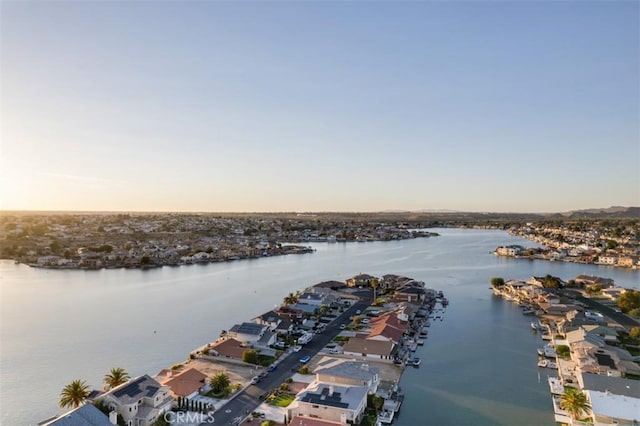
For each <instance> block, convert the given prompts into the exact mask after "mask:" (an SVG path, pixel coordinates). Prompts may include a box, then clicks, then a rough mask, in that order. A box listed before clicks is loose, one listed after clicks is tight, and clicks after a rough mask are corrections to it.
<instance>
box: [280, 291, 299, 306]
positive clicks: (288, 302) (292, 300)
mask: <svg viewBox="0 0 640 426" xmlns="http://www.w3.org/2000/svg"><path fill="white" fill-rule="evenodd" d="M283 302H284V304H285V306H289V305H293V304H294V303H298V298H297V297H296V295H294V294H293V293H289V295H288V296H285V298H284V299H283Z"/></svg>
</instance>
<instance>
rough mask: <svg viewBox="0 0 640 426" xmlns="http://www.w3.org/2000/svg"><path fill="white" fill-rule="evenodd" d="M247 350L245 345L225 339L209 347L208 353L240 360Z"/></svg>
mask: <svg viewBox="0 0 640 426" xmlns="http://www.w3.org/2000/svg"><path fill="white" fill-rule="evenodd" d="M247 348H248V345H247V344H245V343H242V342H240V341H239V340H236V339H233V338H227V339H222V340H219V341H218V342H216V343H214V344H213V345H211V349H210V351H209V353H210V354H212V355H215V356H224V357H227V358H235V359H242V354H244V351H246V350H247Z"/></svg>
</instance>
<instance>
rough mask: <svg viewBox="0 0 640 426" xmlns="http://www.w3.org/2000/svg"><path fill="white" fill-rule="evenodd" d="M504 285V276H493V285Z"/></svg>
mask: <svg viewBox="0 0 640 426" xmlns="http://www.w3.org/2000/svg"><path fill="white" fill-rule="evenodd" d="M503 285H504V278H501V277H493V278H491V286H492V287H502V286H503Z"/></svg>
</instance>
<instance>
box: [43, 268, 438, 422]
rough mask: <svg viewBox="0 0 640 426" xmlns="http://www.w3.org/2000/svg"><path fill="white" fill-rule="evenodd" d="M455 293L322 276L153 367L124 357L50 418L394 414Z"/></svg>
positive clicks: (354, 417) (301, 418)
mask: <svg viewBox="0 0 640 426" xmlns="http://www.w3.org/2000/svg"><path fill="white" fill-rule="evenodd" d="M447 305H448V300H447V299H446V298H445V297H444V295H443V294H442V292H439V291H436V290H433V289H429V288H426V286H425V283H424V282H421V281H416V280H414V279H412V278H409V277H404V276H399V275H393V274H387V275H384V276H382V277H375V276H372V275H369V274H358V275H356V276H353V277H351V278H349V279H347V280H345V281H344V282H340V281H326V282H322V283H318V284H316V285H314V286H311V287H308V288H306V289H304V290H301V291H298V292H296V293H291V294H289V295H287V296H285V297H284V298H283V301H282V304H281V305H280V306H279V307H277V308H276V309H274V310H270V311H266V312H265V313H263V314H261V315H258V316H256V317H254V318H247V320H246V321H245V322H242V323H240V324H230V327H229V328H228V330H220V332H219V336H218V338H216V339H215V340H214V341H211V342H208V343H206V344H204V345H203V346H202V347H200V348H197V349H195V350H193V351H192V352H190V353H189V355H188V357H187V359H185V360H184V361H182V362H179V363H176V364H174V365H172V366H168V367H167V368H165V369H163V370H161V371H159V372H157V373H156V374H155V375H153V376H150V375H146V374H145V375H142V376H139V377H135V378H128V375H126V372H125V371H124V370H123V369H121V368H120V369H116V370H120V371H119V373H120V377H121V378H123V380H121V383H118V384H116V385H115V386H110V385H109V380H105V387H104V388H103V389H96V390H89V389H87V388H86V387H82V389H83V392H81V395H80V397H79V398H78V399H76V400H73V401H74V402H73V403H71V404H69V405H71V406H73V405H77V407H75V408H73V409H72V410H71V411H70V412H68V413H65V414H62V415H60V416H56V417H54V418H51V419H48V420H47V421H44V422H41V423H40V424H41V425H43V426H44V425H46V426H67V425H78V424H96V425H109V424H110V425H115V424H118V425H119V424H123V425H127V426H133V425H136V426H137V425H141V426H150V425H164V424H182V425H197V424H207V423H209V422H210V421H211V422H212V421H213V420H212V419H215V422H216V423H220V424H233V425H239V424H243V423H246V422H252V421H260V422H263V423H264V422H267V423H268V424H270V425H276V424H280V425H287V424H295V425H299V424H303V425H346V424H361V425H381V424H390V423H391V422H392V421H393V418H394V416H395V415H397V413H398V412H399V410H400V406H401V405H402V401H403V398H404V395H403V393H402V390H401V389H400V387H399V385H398V384H399V381H400V377H401V375H402V372H403V371H404V369H405V368H407V367H408V366H410V367H412V368H415V367H419V365H420V359H419V358H417V357H415V356H413V352H414V351H415V350H416V348H417V347H418V346H419V345H423V344H424V341H425V339H426V336H427V334H428V328H429V326H430V325H431V323H430V319H434V318H441V316H442V315H443V313H444V312H445V308H446V306H447ZM116 372H118V371H112V373H111V374H110V375H109V376H108V377H111V378H112V376H114V375H116V374H115V373H116ZM125 378H126V380H124V379H125ZM72 385H73V383H72V384H71V385H69V386H72ZM67 390H68V389H67V388H65V390H63V394H62V395H66V393H65V391H67ZM87 418H91V419H92V420H91V423H86V419H87ZM83 422H85V423H83Z"/></svg>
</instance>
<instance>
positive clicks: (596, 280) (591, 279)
mask: <svg viewBox="0 0 640 426" xmlns="http://www.w3.org/2000/svg"><path fill="white" fill-rule="evenodd" d="M574 281H575V282H576V283H578V284H581V285H583V286H591V285H596V284H597V285H599V286H601V287H602V288H606V287H611V286H612V285H613V280H612V279H611V278H602V277H596V276H594V275H578V276H577V277H575V279H574Z"/></svg>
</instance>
